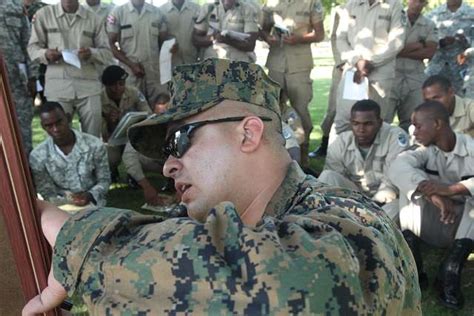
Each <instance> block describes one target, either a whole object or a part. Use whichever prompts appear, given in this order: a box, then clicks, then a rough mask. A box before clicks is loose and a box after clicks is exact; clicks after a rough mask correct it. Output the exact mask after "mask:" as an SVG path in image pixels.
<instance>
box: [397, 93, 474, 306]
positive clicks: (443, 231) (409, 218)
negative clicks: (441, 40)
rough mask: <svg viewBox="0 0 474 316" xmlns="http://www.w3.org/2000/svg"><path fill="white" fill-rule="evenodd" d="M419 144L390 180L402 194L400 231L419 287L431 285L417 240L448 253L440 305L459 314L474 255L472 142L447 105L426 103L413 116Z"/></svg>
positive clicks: (440, 282)
mask: <svg viewBox="0 0 474 316" xmlns="http://www.w3.org/2000/svg"><path fill="white" fill-rule="evenodd" d="M413 124H414V125H415V133H414V134H415V137H416V140H417V141H418V142H419V143H421V144H422V145H423V146H420V147H418V148H417V149H416V150H412V151H406V152H404V153H402V154H400V155H399V156H398V157H397V158H396V159H395V161H394V162H392V165H391V166H390V168H389V171H388V176H389V178H390V180H391V181H392V183H393V184H395V185H396V186H397V187H398V188H399V189H400V227H401V229H402V230H403V235H404V236H405V238H406V239H407V242H408V244H409V245H410V248H411V249H412V251H413V255H414V257H415V260H416V264H417V268H418V275H419V276H420V285H421V286H423V285H427V281H428V279H427V275H426V273H425V272H424V271H423V263H422V255H421V253H420V249H419V245H418V244H419V240H418V239H419V238H420V237H421V239H423V240H424V241H426V242H428V243H430V244H432V245H435V246H437V247H449V249H448V251H447V255H446V257H445V259H444V260H443V261H442V263H441V265H440V268H439V271H438V275H437V278H436V279H437V280H436V283H437V287H438V290H439V299H440V302H441V303H442V304H443V305H445V306H446V307H448V308H453V309H459V308H461V307H462V305H463V302H464V299H463V296H462V293H461V287H460V282H461V271H462V268H463V265H464V263H465V262H466V260H467V257H468V256H469V254H470V253H471V251H472V250H473V239H474V219H473V212H474V198H473V194H474V177H473V175H474V139H472V138H471V137H469V136H467V135H463V134H459V133H455V132H454V131H453V130H452V129H451V127H450V125H449V114H448V112H447V111H446V109H445V108H444V107H443V105H442V104H441V103H439V102H436V101H427V102H425V103H422V104H421V105H419V106H418V107H417V108H416V109H415V112H414V114H413Z"/></svg>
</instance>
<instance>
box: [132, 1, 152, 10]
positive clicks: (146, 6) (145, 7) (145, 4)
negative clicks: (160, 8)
mask: <svg viewBox="0 0 474 316" xmlns="http://www.w3.org/2000/svg"><path fill="white" fill-rule="evenodd" d="M127 7H128V10H129V11H130V12H133V11H136V12H137V13H138V10H137V9H136V8H135V7H134V6H133V4H132V1H129V2H128V3H127ZM144 11H151V8H150V4H148V3H147V2H145V3H144V4H143V8H142V12H144Z"/></svg>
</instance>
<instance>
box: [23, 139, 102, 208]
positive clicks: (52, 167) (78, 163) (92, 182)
mask: <svg viewBox="0 0 474 316" xmlns="http://www.w3.org/2000/svg"><path fill="white" fill-rule="evenodd" d="M73 131H74V134H75V136H76V142H75V144H74V147H73V149H72V151H71V152H70V153H69V154H68V155H67V156H64V154H62V152H61V153H60V152H58V151H60V149H59V148H58V147H57V146H56V145H55V144H54V142H53V139H52V138H51V137H48V138H47V139H46V140H45V141H44V142H42V143H41V144H39V145H38V146H37V147H35V149H33V151H32V152H31V154H30V167H31V170H32V172H33V178H34V182H35V185H36V190H37V191H38V193H40V194H41V196H42V197H43V198H44V199H45V200H47V201H51V202H54V201H55V200H56V199H58V198H59V199H61V198H64V197H65V195H66V191H69V192H72V193H77V192H89V193H91V194H92V196H93V197H94V199H95V201H96V202H97V205H98V206H104V205H105V203H106V200H105V195H106V193H107V191H108V190H109V185H110V173H109V163H108V162H107V152H106V150H105V146H104V144H103V143H102V141H101V140H100V139H98V138H97V137H95V136H92V135H89V134H85V133H81V132H79V131H76V130H73Z"/></svg>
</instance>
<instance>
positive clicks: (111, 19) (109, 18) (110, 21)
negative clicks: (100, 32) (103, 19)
mask: <svg viewBox="0 0 474 316" xmlns="http://www.w3.org/2000/svg"><path fill="white" fill-rule="evenodd" d="M107 23H108V24H111V25H115V23H117V19H116V18H115V16H113V15H112V14H109V15H108V16H107Z"/></svg>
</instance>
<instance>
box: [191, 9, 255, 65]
mask: <svg viewBox="0 0 474 316" xmlns="http://www.w3.org/2000/svg"><path fill="white" fill-rule="evenodd" d="M212 27H214V28H217V29H218V31H221V32H222V31H234V32H240V33H257V32H258V17H257V13H256V10H255V8H254V7H253V6H252V5H251V4H248V3H240V2H239V1H236V3H235V5H234V7H232V8H231V9H229V10H227V11H225V10H224V6H223V5H222V3H221V1H214V3H208V4H205V5H203V6H202V8H201V11H200V13H199V16H198V18H197V20H196V23H195V24H194V28H195V29H196V30H199V31H204V32H206V33H207V32H209V30H210V29H211V30H212ZM210 57H218V58H226V59H230V60H240V61H247V62H255V60H256V56H255V53H254V52H253V51H252V52H246V51H242V50H240V49H238V48H235V47H233V46H231V45H228V44H224V43H218V42H214V43H213V44H212V45H211V46H209V47H207V48H203V52H202V58H203V59H206V58H210Z"/></svg>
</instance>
